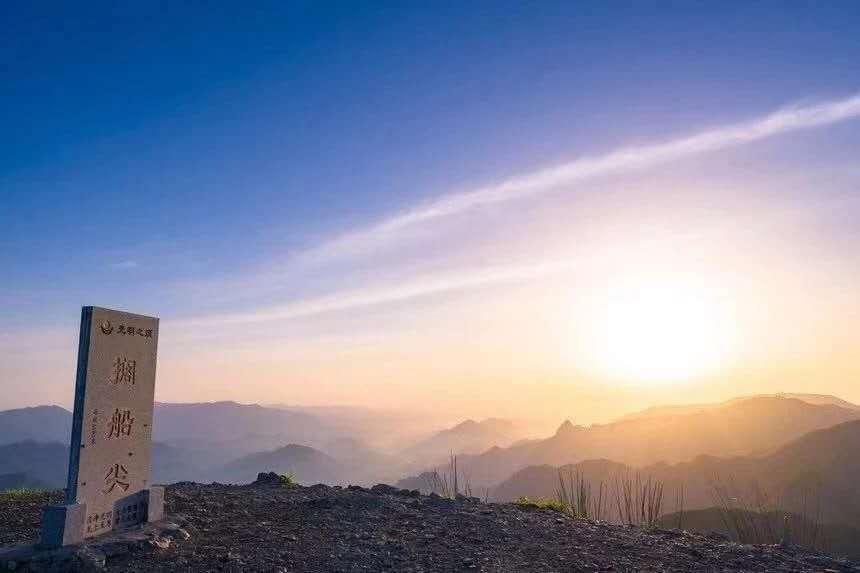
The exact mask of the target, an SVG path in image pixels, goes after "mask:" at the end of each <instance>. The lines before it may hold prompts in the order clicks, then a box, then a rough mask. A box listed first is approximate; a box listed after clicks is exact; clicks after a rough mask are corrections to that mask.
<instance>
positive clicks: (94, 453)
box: [42, 306, 164, 547]
mask: <svg viewBox="0 0 860 573" xmlns="http://www.w3.org/2000/svg"><path fill="white" fill-rule="evenodd" d="M157 348H158V319H157V318H154V317H149V316H141V315H137V314H130V313H127V312H120V311H115V310H108V309H105V308H98V307H91V306H87V307H84V308H83V310H82V312H81V334H80V342H79V346H78V372H77V379H76V382H75V411H74V417H73V422H72V439H71V449H70V455H69V474H68V476H69V477H68V485H67V488H66V503H65V504H62V505H56V506H49V507H48V508H46V510H45V518H44V524H43V527H42V545H43V546H48V547H58V546H63V545H70V544H75V543H80V542H82V541H83V540H84V539H86V538H89V537H94V536H97V535H101V534H103V533H107V532H109V531H113V530H115V529H123V528H126V527H129V526H133V525H137V524H140V523H143V522H146V521H157V520H159V519H161V518H162V515H163V500H164V490H163V488H160V487H153V486H152V484H151V483H150V480H151V467H152V463H151V456H152V410H153V403H154V397H155V362H156V354H157Z"/></svg>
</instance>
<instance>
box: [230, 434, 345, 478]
mask: <svg viewBox="0 0 860 573" xmlns="http://www.w3.org/2000/svg"><path fill="white" fill-rule="evenodd" d="M260 472H275V473H278V474H286V473H290V474H293V475H294V476H295V478H296V480H297V481H298V482H300V483H303V484H307V485H312V484H316V483H337V481H338V479H339V478H340V477H341V476H342V475H343V472H342V470H341V467H340V464H339V463H338V462H337V460H335V459H334V458H332V457H331V456H328V455H327V454H324V453H323V452H321V451H319V450H316V449H314V448H310V447H308V446H300V445H297V444H288V445H286V446H284V447H282V448H278V449H276V450H272V451H270V452H260V453H256V454H251V455H247V456H244V457H242V458H239V459H238V460H236V461H234V462H231V463H229V464H227V465H226V466H225V467H224V468H223V469H222V470H221V472H219V475H218V476H217V477H218V481H226V482H228V483H250V482H252V481H254V478H255V477H256V476H257V474H259V473H260Z"/></svg>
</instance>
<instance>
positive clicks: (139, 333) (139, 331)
mask: <svg viewBox="0 0 860 573" xmlns="http://www.w3.org/2000/svg"><path fill="white" fill-rule="evenodd" d="M137 335H138V336H143V329H142V328H138V329H137Z"/></svg>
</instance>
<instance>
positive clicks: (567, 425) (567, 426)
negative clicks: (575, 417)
mask: <svg viewBox="0 0 860 573" xmlns="http://www.w3.org/2000/svg"><path fill="white" fill-rule="evenodd" d="M575 431H576V426H574V425H573V422H571V421H570V420H565V421H564V422H562V424H561V426H559V427H558V430H556V431H555V435H556V436H558V437H562V436H569V435H572V434H573V433H574V432H575Z"/></svg>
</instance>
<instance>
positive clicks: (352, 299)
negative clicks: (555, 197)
mask: <svg viewBox="0 0 860 573" xmlns="http://www.w3.org/2000/svg"><path fill="white" fill-rule="evenodd" d="M573 267H574V263H573V262H572V261H570V260H567V261H543V262H540V263H533V264H525V265H509V266H497V267H490V268H485V269H480V270H475V271H466V272H462V273H456V274H448V275H443V276H430V277H423V278H419V279H415V280H413V281H411V282H407V283H404V284H401V285H397V286H394V287H390V286H386V287H376V288H372V287H371V288H360V289H355V290H352V291H347V292H341V293H335V294H332V295H326V296H321V297H315V298H308V299H303V300H298V301H295V302H292V303H287V304H283V305H279V306H272V307H268V308H263V309H260V310H255V311H251V312H245V313H228V314H220V315H213V316H207V317H202V318H191V319H181V320H174V321H169V325H170V327H171V328H179V329H181V328H191V327H198V326H213V325H218V326H229V325H235V324H253V323H260V322H271V321H284V320H292V319H297V318H305V317H309V316H315V315H320V314H326V313H330V312H337V311H343V310H352V309H357V308H365V307H372V306H378V305H382V304H390V303H396V302H402V301H407V300H412V299H415V298H420V297H426V296H431V295H436V294H444V293H447V292H452V291H460V290H465V289H473V288H479V287H485V286H490V285H496V284H502V283H515V282H519V281H528V280H534V279H537V278H542V277H546V276H549V275H553V274H559V273H563V272H566V271H570V270H572V269H573Z"/></svg>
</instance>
